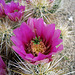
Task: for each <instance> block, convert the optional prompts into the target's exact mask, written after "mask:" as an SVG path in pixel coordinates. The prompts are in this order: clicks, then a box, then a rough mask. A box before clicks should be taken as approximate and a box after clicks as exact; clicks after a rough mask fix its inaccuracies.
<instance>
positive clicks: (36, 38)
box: [32, 36, 42, 44]
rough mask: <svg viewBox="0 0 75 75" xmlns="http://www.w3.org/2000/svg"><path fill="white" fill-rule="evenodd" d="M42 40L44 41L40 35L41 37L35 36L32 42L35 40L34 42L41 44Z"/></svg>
mask: <svg viewBox="0 0 75 75" xmlns="http://www.w3.org/2000/svg"><path fill="white" fill-rule="evenodd" d="M40 41H42V40H40V36H39V37H35V38H33V40H32V42H33V43H34V44H39V42H40Z"/></svg>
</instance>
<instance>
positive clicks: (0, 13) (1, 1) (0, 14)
mask: <svg viewBox="0 0 75 75" xmlns="http://www.w3.org/2000/svg"><path fill="white" fill-rule="evenodd" d="M4 8H5V1H4V0H0V17H3V16H4V15H5V10H4Z"/></svg>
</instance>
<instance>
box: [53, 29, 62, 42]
mask: <svg viewBox="0 0 75 75" xmlns="http://www.w3.org/2000/svg"><path fill="white" fill-rule="evenodd" d="M60 33H61V31H60V30H59V29H57V30H55V32H54V35H53V37H52V40H53V41H54V39H58V38H59V37H60Z"/></svg>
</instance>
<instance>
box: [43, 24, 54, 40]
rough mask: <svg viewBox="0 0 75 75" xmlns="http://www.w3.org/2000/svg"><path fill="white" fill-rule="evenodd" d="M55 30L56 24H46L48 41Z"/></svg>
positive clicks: (45, 33)
mask: <svg viewBox="0 0 75 75" xmlns="http://www.w3.org/2000/svg"><path fill="white" fill-rule="evenodd" d="M54 31H55V24H51V25H48V26H46V29H45V32H44V37H45V38H46V41H50V40H51V38H52V37H53V35H54Z"/></svg>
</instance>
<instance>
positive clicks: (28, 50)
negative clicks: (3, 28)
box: [11, 18, 63, 65]
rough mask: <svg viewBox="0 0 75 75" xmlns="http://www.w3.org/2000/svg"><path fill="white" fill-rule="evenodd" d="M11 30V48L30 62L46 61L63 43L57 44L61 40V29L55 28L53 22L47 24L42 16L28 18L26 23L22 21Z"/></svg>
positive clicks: (48, 60)
mask: <svg viewBox="0 0 75 75" xmlns="http://www.w3.org/2000/svg"><path fill="white" fill-rule="evenodd" d="M13 32H14V34H15V36H12V37H11V40H12V41H13V43H14V44H15V46H12V48H13V50H14V51H15V52H17V53H18V54H19V55H20V56H21V57H22V58H23V59H24V60H26V61H28V62H30V63H32V64H35V65H37V64H39V63H42V62H45V63H48V62H50V61H51V60H52V58H51V57H52V55H53V54H55V53H57V52H59V51H61V50H62V49H63V45H62V44H61V45H59V44H60V43H61V42H62V39H60V38H59V37H60V33H61V31H60V30H59V29H57V30H55V24H49V25H47V24H46V23H45V22H44V21H43V19H42V18H39V19H36V18H29V19H28V21H27V24H26V23H25V22H23V23H22V24H21V26H20V27H19V28H16V29H14V31H13ZM57 45H59V46H58V47H56V46H57Z"/></svg>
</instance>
